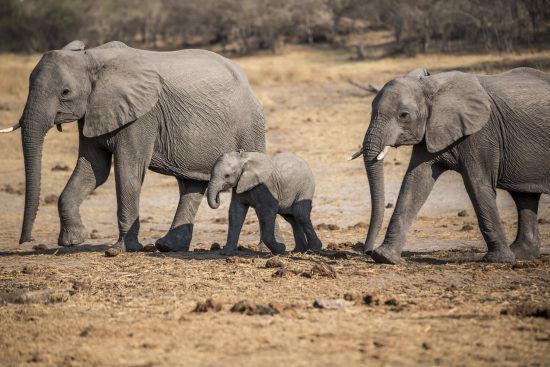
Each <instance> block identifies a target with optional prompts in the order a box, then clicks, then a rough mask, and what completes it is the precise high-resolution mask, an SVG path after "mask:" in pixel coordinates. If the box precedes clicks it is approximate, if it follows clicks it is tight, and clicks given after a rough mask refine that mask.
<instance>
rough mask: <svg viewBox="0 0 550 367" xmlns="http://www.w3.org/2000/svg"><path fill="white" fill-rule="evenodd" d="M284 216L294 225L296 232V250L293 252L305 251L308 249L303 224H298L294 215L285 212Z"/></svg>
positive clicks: (294, 231) (294, 232) (293, 230)
mask: <svg viewBox="0 0 550 367" xmlns="http://www.w3.org/2000/svg"><path fill="white" fill-rule="evenodd" d="M283 218H285V220H286V221H287V222H288V223H290V225H291V226H292V233H293V234H294V243H295V246H294V250H292V251H293V252H305V251H307V241H306V235H305V233H304V230H303V229H302V226H300V225H299V224H298V222H297V221H296V218H294V216H293V215H290V214H285V215H283Z"/></svg>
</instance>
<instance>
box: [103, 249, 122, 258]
mask: <svg viewBox="0 0 550 367" xmlns="http://www.w3.org/2000/svg"><path fill="white" fill-rule="evenodd" d="M120 253H121V251H120V249H119V248H117V247H111V248H108V249H107V250H105V256H106V257H115V256H118V255H119V254H120Z"/></svg>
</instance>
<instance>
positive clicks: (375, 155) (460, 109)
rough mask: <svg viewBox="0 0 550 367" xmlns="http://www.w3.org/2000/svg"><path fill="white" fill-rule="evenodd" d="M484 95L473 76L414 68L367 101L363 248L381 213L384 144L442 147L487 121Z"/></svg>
mask: <svg viewBox="0 0 550 367" xmlns="http://www.w3.org/2000/svg"><path fill="white" fill-rule="evenodd" d="M490 113H491V107H490V99H489V96H488V94H487V93H486V92H485V90H484V89H483V87H482V86H481V84H480V83H479V81H478V79H477V77H476V76H474V75H471V74H465V73H461V72H447V73H441V74H438V75H434V76H430V74H429V73H428V72H427V71H426V70H425V69H416V70H413V71H411V72H410V73H408V74H407V75H405V76H404V77H401V78H397V79H394V80H391V81H390V82H388V83H387V84H386V85H385V86H384V87H383V88H382V89H381V90H380V92H378V94H377V95H376V97H375V98H374V100H373V102H372V115H371V120H370V125H369V128H368V130H367V132H366V134H365V138H364V140H363V146H362V147H361V149H360V150H359V151H358V152H357V153H355V154H354V155H353V156H352V158H356V157H358V156H360V155H361V154H362V155H363V160H364V163H365V168H366V171H367V175H368V179H369V186H370V193H371V202H372V208H371V219H370V226H369V232H368V235H367V240H366V243H365V251H370V250H372V249H373V246H374V242H375V240H376V236H377V235H378V232H379V231H380V228H381V226H382V220H383V217H384V200H385V198H384V170H383V167H384V161H383V159H384V156H385V155H386V153H387V151H388V149H389V148H390V147H397V146H400V145H414V144H426V147H427V149H428V151H429V152H431V153H436V152H440V151H443V150H445V149H446V148H447V147H449V146H450V145H451V144H453V143H454V142H456V141H457V140H459V139H461V138H462V137H464V136H467V135H470V134H473V133H475V132H477V131H479V130H480V129H481V128H482V127H483V126H484V125H485V123H486V122H487V121H488V120H489V115H490Z"/></svg>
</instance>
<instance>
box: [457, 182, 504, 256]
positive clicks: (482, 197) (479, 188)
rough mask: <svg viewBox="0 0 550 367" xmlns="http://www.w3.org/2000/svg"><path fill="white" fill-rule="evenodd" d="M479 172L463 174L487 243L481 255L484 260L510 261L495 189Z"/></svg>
mask: <svg viewBox="0 0 550 367" xmlns="http://www.w3.org/2000/svg"><path fill="white" fill-rule="evenodd" d="M479 177H481V178H483V174H482V173H481V172H477V174H476V173H470V174H463V178H464V184H465V185H466V191H467V192H468V195H469V196H470V200H471V201H472V204H473V206H474V210H475V212H476V216H477V221H478V224H479V229H480V230H481V234H482V235H483V238H484V239H485V242H486V243H487V249H488V251H487V254H485V256H484V257H483V261H486V262H492V263H495V262H498V263H501V262H512V261H514V259H515V255H514V253H513V252H512V251H511V250H510V248H509V247H508V245H507V243H506V236H505V234H504V229H503V228H502V222H501V221H500V216H499V214H498V208H497V203H496V196H497V194H496V190H495V188H494V187H492V185H491V184H490V183H489V182H486V181H484V180H480V179H479Z"/></svg>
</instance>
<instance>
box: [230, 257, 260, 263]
mask: <svg viewBox="0 0 550 367" xmlns="http://www.w3.org/2000/svg"><path fill="white" fill-rule="evenodd" d="M225 262H226V263H228V264H252V263H254V259H250V258H246V257H236V256H233V257H228V258H227V259H225Z"/></svg>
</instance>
